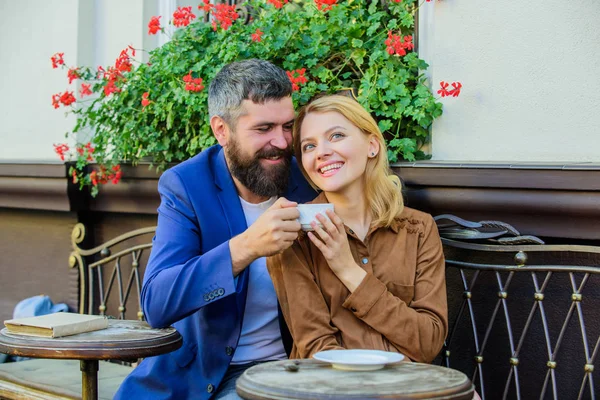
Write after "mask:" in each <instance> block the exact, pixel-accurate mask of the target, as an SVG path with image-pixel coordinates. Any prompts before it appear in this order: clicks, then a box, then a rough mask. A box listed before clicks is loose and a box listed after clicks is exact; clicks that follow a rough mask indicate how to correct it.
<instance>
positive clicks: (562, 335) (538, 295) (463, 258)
mask: <svg viewBox="0 0 600 400" xmlns="http://www.w3.org/2000/svg"><path fill="white" fill-rule="evenodd" d="M435 219H436V222H437V223H438V229H439V232H440V236H441V238H442V244H443V247H444V254H445V257H446V267H447V269H446V277H447V287H448V309H449V318H450V330H449V334H448V337H447V340H446V343H445V349H444V350H443V351H442V355H441V357H440V360H439V361H440V363H441V364H442V365H446V366H448V367H452V368H455V369H459V370H461V371H463V372H465V373H466V374H467V375H468V376H471V378H472V380H473V383H474V384H475V385H476V387H477V390H478V392H479V394H480V396H481V397H482V399H484V400H486V399H534V398H539V399H546V398H551V399H559V398H560V399H595V398H596V397H595V396H596V392H599V391H598V385H599V383H598V382H599V381H600V378H599V377H598V376H596V377H594V367H595V362H596V360H597V357H598V353H599V351H600V291H599V290H597V288H598V287H600V247H597V246H581V245H547V244H544V241H543V240H541V239H540V238H537V237H535V236H527V235H521V234H520V233H519V232H518V231H517V230H516V229H515V228H514V227H512V226H511V225H508V224H506V223H503V222H499V221H480V222H472V221H465V220H462V219H460V218H457V217H455V216H452V215H440V216H438V217H436V218H435ZM595 374H596V375H598V372H596V373H595ZM599 393H600V392H599Z"/></svg>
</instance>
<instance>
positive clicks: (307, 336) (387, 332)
mask: <svg viewBox="0 0 600 400" xmlns="http://www.w3.org/2000/svg"><path fill="white" fill-rule="evenodd" d="M326 200H327V199H326V197H325V195H324V194H321V195H319V196H318V197H317V198H316V199H315V200H313V201H312V203H324V202H326ZM346 233H347V234H348V240H349V243H350V249H351V251H352V255H353V256H354V260H355V261H356V262H357V263H358V265H360V266H361V267H362V268H363V269H364V270H365V271H366V272H367V275H366V276H365V278H364V279H363V281H362V282H361V283H360V285H359V286H358V287H357V288H356V290H355V291H354V293H350V292H349V291H348V289H347V288H346V287H345V286H344V285H343V284H342V282H341V281H340V280H339V279H338V278H337V276H336V275H335V274H334V273H333V272H332V271H331V269H330V268H329V266H328V264H327V261H326V260H325V258H323V256H322V254H321V251H320V250H319V249H317V248H316V247H315V246H314V245H313V244H312V242H311V241H310V239H309V238H308V236H306V235H304V234H301V236H300V237H299V238H298V240H297V241H295V242H294V244H293V245H292V246H291V247H290V248H289V249H287V250H286V251H284V252H283V253H282V254H279V255H277V256H273V257H269V258H268V259H267V267H268V269H269V273H270V274H271V277H272V279H273V284H274V285H275V290H276V292H277V297H278V298H279V302H280V305H281V309H282V311H283V315H284V318H285V320H286V322H287V325H288V327H289V328H290V332H291V334H292V337H293V339H294V347H293V349H292V354H291V358H309V357H311V356H312V355H313V354H315V353H316V352H318V351H321V350H332V349H343V348H345V349H376V350H385V351H395V352H399V353H402V354H404V355H405V356H407V357H408V358H410V359H411V360H413V361H419V362H431V361H432V360H433V359H434V358H435V357H436V356H437V354H438V353H439V351H440V349H441V348H442V345H443V343H444V339H445V338H446V334H447V331H448V310H447V304H446V281H445V267H444V255H443V252H442V244H441V241H440V237H439V235H438V231H437V227H436V225H435V222H434V220H433V218H432V217H431V215H429V214H426V213H423V212H420V211H417V210H413V209H410V208H408V207H405V208H404V211H403V212H402V214H401V215H400V216H399V217H398V218H396V219H395V220H394V222H393V224H392V226H391V227H389V228H372V229H371V231H370V232H369V233H368V234H367V236H366V238H365V240H364V242H363V241H361V240H359V239H358V238H357V237H356V235H355V234H354V232H353V231H352V230H351V229H349V228H348V227H346Z"/></svg>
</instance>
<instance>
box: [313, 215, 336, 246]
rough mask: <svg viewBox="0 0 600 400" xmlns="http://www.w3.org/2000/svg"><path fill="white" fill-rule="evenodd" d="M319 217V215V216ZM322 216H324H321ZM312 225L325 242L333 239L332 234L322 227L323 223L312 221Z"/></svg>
mask: <svg viewBox="0 0 600 400" xmlns="http://www.w3.org/2000/svg"><path fill="white" fill-rule="evenodd" d="M317 218H319V217H318V216H317ZM321 218H323V217H322V216H321ZM310 226H312V228H313V230H314V231H315V232H316V233H317V235H319V238H321V240H322V241H323V242H325V243H328V242H329V241H331V235H330V234H329V233H328V232H326V231H325V230H324V229H323V228H322V227H321V225H319V224H317V223H316V222H315V221H312V222H311V223H310Z"/></svg>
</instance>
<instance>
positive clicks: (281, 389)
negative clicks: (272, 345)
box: [236, 360, 473, 400]
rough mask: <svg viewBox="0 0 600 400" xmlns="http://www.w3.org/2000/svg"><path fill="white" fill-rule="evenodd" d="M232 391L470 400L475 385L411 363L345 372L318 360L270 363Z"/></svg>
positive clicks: (262, 396)
mask: <svg viewBox="0 0 600 400" xmlns="http://www.w3.org/2000/svg"><path fill="white" fill-rule="evenodd" d="M294 364H295V365H294ZM296 366H297V368H295V367H296ZM296 369H297V370H296ZM294 370H296V371H294ZM236 388H237V392H238V394H239V395H240V396H241V397H242V398H244V399H249V400H266V399H281V400H282V399H289V400H292V399H293V400H300V399H328V400H335V399H340V400H341V399H381V398H385V399H424V398H427V399H456V400H471V399H472V398H473V385H472V384H471V381H470V380H469V379H468V378H467V376H466V375H465V374H463V373H462V372H460V371H456V370H454V369H450V368H445V367H440V366H436V365H430V364H420V363H412V362H400V363H396V364H390V365H387V366H386V367H384V368H383V369H379V370H376V371H343V370H338V369H334V368H332V367H331V365H330V364H329V363H324V362H320V361H317V360H290V361H273V362H268V363H264V364H259V365H256V366H254V367H251V368H248V369H247V370H246V372H244V374H243V375H242V376H241V377H240V378H239V379H238V381H237V385H236Z"/></svg>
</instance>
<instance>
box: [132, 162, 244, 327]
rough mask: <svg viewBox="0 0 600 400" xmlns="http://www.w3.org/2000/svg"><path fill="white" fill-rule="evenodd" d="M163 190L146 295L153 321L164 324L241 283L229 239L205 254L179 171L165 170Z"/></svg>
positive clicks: (144, 289)
mask: <svg viewBox="0 0 600 400" xmlns="http://www.w3.org/2000/svg"><path fill="white" fill-rule="evenodd" d="M158 191H159V194H160V197H161V203H160V206H159V208H158V225H157V229H156V235H155V236H154V239H153V246H152V252H151V255H150V260H149V261H148V266H147V269H146V272H145V274H144V284H143V287H142V294H141V298H142V307H143V310H144V314H145V316H146V320H147V321H148V323H149V324H150V325H151V326H152V327H155V328H162V327H166V326H169V325H171V324H173V323H174V322H177V321H179V320H181V319H183V318H185V317H187V316H188V315H190V314H192V313H194V312H196V311H198V310H199V309H200V308H202V307H204V306H206V305H207V304H210V303H213V302H215V301H218V300H219V299H223V298H224V297H226V296H228V295H230V294H232V293H234V292H235V290H236V289H235V282H234V277H233V272H232V262H231V253H230V251H229V241H226V242H224V243H222V244H220V245H219V246H216V247H215V248H213V249H211V250H210V251H207V252H206V253H204V254H202V251H201V249H202V246H201V243H202V242H201V241H202V232H201V231H200V226H199V223H198V218H197V215H196V211H195V210H194V207H193V206H192V203H191V201H190V199H189V197H188V191H187V190H186V187H185V182H184V181H183V180H182V179H181V177H180V176H179V175H178V174H177V172H176V171H174V170H168V171H166V172H165V173H164V174H163V175H162V176H161V179H160V181H159V184H158Z"/></svg>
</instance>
